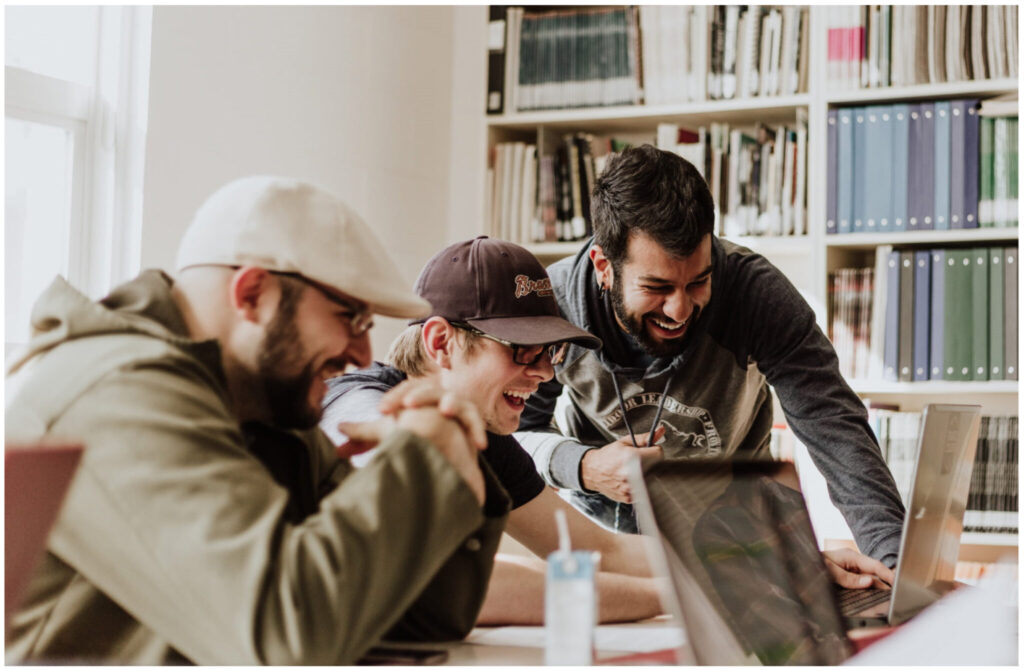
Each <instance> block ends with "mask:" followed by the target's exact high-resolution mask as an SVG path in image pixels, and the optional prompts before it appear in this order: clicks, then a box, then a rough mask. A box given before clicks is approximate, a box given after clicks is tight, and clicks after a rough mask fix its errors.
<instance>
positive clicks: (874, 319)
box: [867, 244, 892, 379]
mask: <svg viewBox="0 0 1024 670" xmlns="http://www.w3.org/2000/svg"><path fill="white" fill-rule="evenodd" d="M891 253H892V245H889V244H880V245H878V246H877V247H875V269H874V273H873V278H874V285H873V286H872V287H871V291H872V295H871V330H870V335H869V343H868V367H867V376H868V378H869V379H882V378H883V377H884V370H885V326H886V324H885V319H886V304H885V299H886V295H887V292H888V286H887V283H888V279H889V272H888V267H887V265H888V261H889V255H890V254H891Z"/></svg>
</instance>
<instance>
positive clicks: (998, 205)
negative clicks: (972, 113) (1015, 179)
mask: <svg viewBox="0 0 1024 670" xmlns="http://www.w3.org/2000/svg"><path fill="white" fill-rule="evenodd" d="M988 120H989V119H983V121H988ZM991 122H992V156H991V160H992V168H991V170H992V174H991V177H990V179H991V182H992V200H991V203H992V204H991V212H990V213H989V214H990V217H989V223H990V225H992V226H996V227H999V228H1004V227H1006V226H1007V224H1008V222H1009V219H1010V214H1009V205H1010V132H1009V122H1010V119H1009V118H1007V117H1005V116H1000V117H996V118H993V119H991ZM983 139H984V138H983ZM985 157H986V156H985V153H984V147H983V148H982V155H981V158H980V160H983V159H984V158H985ZM983 167H984V164H982V165H981V166H979V168H980V169H982V170H983ZM982 174H984V171H982ZM983 197H984V196H983V195H982V198H983ZM978 218H979V224H980V223H981V222H980V219H981V203H980V202H979V204H978Z"/></svg>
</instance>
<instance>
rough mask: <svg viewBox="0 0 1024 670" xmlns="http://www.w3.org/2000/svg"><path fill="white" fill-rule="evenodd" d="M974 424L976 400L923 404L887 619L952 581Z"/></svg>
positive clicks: (931, 598)
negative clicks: (967, 402)
mask: <svg viewBox="0 0 1024 670" xmlns="http://www.w3.org/2000/svg"><path fill="white" fill-rule="evenodd" d="M980 424H981V406H980V405H951V404H942V405H939V404H931V405H928V406H927V407H925V408H924V413H923V416H922V420H921V431H920V434H919V436H918V456H917V463H916V465H915V466H914V478H913V484H912V485H911V489H910V504H909V505H907V515H906V518H905V519H904V522H903V535H902V537H901V538H900V553H899V558H898V559H897V564H896V580H895V583H894V584H893V592H892V598H891V601H890V610H889V623H890V624H893V625H895V624H898V623H902V622H903V621H906V620H907V619H909V618H910V617H911V616H913V615H914V614H915V613H917V612H918V611H920V610H921V609H923V608H924V607H927V606H928V605H930V604H931V603H933V602H935V601H936V600H937V599H938V598H939V597H941V596H942V595H943V594H944V593H946V592H947V591H948V590H949V585H951V584H952V582H953V578H954V574H955V572H956V561H957V557H958V555H959V553H960V535H961V534H962V533H963V522H964V511H965V510H966V508H967V494H968V492H969V490H970V488H971V471H972V469H973V468H974V452H975V451H976V450H977V446H978V428H979V426H980Z"/></svg>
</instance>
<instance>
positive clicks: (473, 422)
mask: <svg viewBox="0 0 1024 670" xmlns="http://www.w3.org/2000/svg"><path fill="white" fill-rule="evenodd" d="M437 408H438V410H440V412H441V414H443V415H444V416H446V417H448V418H450V419H455V420H456V421H458V422H459V425H461V426H462V429H463V430H464V431H465V432H466V438H467V439H468V440H469V443H470V444H472V445H473V447H474V448H476V449H477V450H478V451H483V450H484V449H486V448H487V427H486V426H485V425H484V420H483V417H481V416H480V412H479V411H477V408H476V407H475V406H474V405H472V404H471V403H468V402H466V401H464V400H459V399H458V398H456V397H455V396H454V395H452V394H450V393H448V394H445V395H443V396H442V397H441V399H440V401H439V403H438V407H437Z"/></svg>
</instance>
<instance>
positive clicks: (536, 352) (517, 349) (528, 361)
mask: <svg viewBox="0 0 1024 670" xmlns="http://www.w3.org/2000/svg"><path fill="white" fill-rule="evenodd" d="M452 325H453V326H455V327H456V328H459V329H460V330H464V331H466V332H468V333H473V334H474V335H478V336H480V337H485V338H487V339H488V340H493V341H495V342H497V343H498V344H504V345H505V346H506V347H508V348H509V349H511V350H512V360H513V361H515V362H516V363H518V364H519V365H525V366H527V367H529V366H531V365H536V364H537V363H539V362H540V361H541V359H542V358H544V356H545V354H546V355H547V356H549V357H550V359H551V364H552V365H558V364H560V363H562V362H563V361H564V360H565V355H566V353H567V352H568V351H569V343H568V342H556V343H555V344H529V345H526V344H515V343H514V342H509V341H508V340H503V339H501V338H500V337H495V336H494V335H488V334H487V333H485V332H483V331H480V330H477V329H476V328H474V327H472V326H470V325H467V324H462V323H453V324H452Z"/></svg>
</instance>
